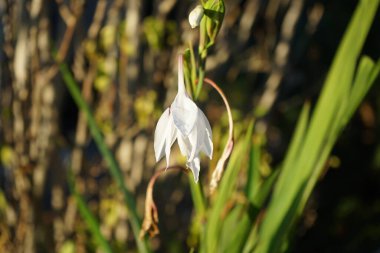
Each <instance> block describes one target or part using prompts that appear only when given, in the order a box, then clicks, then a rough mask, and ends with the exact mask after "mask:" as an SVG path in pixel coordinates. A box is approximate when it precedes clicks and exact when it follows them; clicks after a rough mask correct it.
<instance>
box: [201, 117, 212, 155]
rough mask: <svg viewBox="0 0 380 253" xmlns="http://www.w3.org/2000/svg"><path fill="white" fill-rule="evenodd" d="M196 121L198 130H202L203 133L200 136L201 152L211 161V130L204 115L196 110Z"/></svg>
mask: <svg viewBox="0 0 380 253" xmlns="http://www.w3.org/2000/svg"><path fill="white" fill-rule="evenodd" d="M198 115H199V116H198V121H199V128H200V129H204V130H205V132H204V134H203V135H202V139H201V142H202V147H201V150H202V151H203V152H205V154H206V155H207V156H208V157H209V158H210V159H212V152H213V144H212V130H211V126H210V123H209V122H208V119H207V118H206V115H205V114H204V113H203V112H202V111H201V110H198Z"/></svg>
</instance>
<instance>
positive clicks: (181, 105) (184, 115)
mask: <svg viewBox="0 0 380 253" xmlns="http://www.w3.org/2000/svg"><path fill="white" fill-rule="evenodd" d="M171 111H172V116H173V121H174V125H175V126H176V127H177V129H178V130H179V131H180V132H181V134H182V135H183V136H188V135H189V133H190V132H191V130H192V129H193V127H194V125H195V122H196V120H197V116H198V107H197V105H196V104H195V103H194V102H193V101H192V100H191V99H190V98H189V97H187V95H186V94H185V93H183V94H181V93H178V94H177V96H176V98H175V99H174V101H173V104H172V105H171Z"/></svg>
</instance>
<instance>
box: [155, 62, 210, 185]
mask: <svg viewBox="0 0 380 253" xmlns="http://www.w3.org/2000/svg"><path fill="white" fill-rule="evenodd" d="M175 140H177V141H178V145H179V148H180V150H181V153H182V155H184V156H186V158H187V163H186V166H187V167H189V168H190V169H191V171H192V172H193V175H194V180H195V182H198V177H199V170H200V160H199V152H200V151H202V152H204V153H205V154H206V155H207V156H208V157H209V158H210V159H212V151H213V144H212V132H211V127H210V123H209V122H208V120H207V118H206V116H205V115H204V113H203V112H202V111H201V110H200V109H199V108H198V107H197V105H196V104H195V103H194V102H193V100H191V98H190V97H189V95H188V94H187V92H186V89H185V83H184V77H183V60H182V55H180V56H179V57H178V93H177V96H176V97H175V99H174V101H173V103H172V104H171V105H170V106H169V108H167V109H166V110H165V111H164V113H163V114H162V115H161V117H160V119H159V120H158V122H157V126H156V131H155V133H154V151H155V156H156V161H159V160H160V159H161V158H162V157H163V156H164V155H165V156H166V167H168V166H169V158H170V149H171V146H172V145H173V143H174V142H175Z"/></svg>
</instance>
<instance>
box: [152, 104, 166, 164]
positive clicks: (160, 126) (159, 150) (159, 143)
mask: <svg viewBox="0 0 380 253" xmlns="http://www.w3.org/2000/svg"><path fill="white" fill-rule="evenodd" d="M168 122H169V108H168V109H166V110H165V111H164V113H163V114H162V115H161V117H160V119H159V120H158V122H157V125H156V130H155V132H154V154H155V156H156V162H158V161H159V160H160V159H161V158H162V157H163V156H164V154H165V143H166V135H167V130H168V129H167V124H168Z"/></svg>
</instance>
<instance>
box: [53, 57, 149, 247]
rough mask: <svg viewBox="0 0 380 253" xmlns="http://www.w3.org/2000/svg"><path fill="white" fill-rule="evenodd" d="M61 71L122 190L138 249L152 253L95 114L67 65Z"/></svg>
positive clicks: (130, 196) (61, 66) (130, 195)
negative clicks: (141, 233)
mask: <svg viewBox="0 0 380 253" xmlns="http://www.w3.org/2000/svg"><path fill="white" fill-rule="evenodd" d="M59 70H60V72H61V74H62V77H63V80H64V82H65V84H66V87H67V89H68V90H69V92H70V94H71V96H72V97H73V99H74V101H75V103H76V104H77V106H78V108H79V109H80V110H81V111H82V112H83V113H84V114H85V116H86V120H87V124H88V127H89V129H90V133H91V136H92V137H93V138H94V141H95V143H96V145H97V147H98V149H99V151H100V153H101V155H102V157H103V158H104V160H105V161H106V163H107V165H108V167H109V169H110V172H111V175H112V177H113V180H115V182H116V184H117V186H118V187H119V188H120V190H121V191H122V193H123V195H124V200H125V203H126V205H127V209H128V215H129V219H130V222H131V226H132V231H133V234H134V236H135V240H136V243H137V247H138V249H139V251H140V252H150V250H149V248H148V245H147V243H146V241H145V239H140V238H139V232H140V229H141V222H140V219H139V217H138V214H137V210H136V205H135V201H134V198H133V196H132V194H131V193H130V192H129V191H128V189H127V187H126V186H125V183H124V179H123V174H122V173H121V170H120V168H119V166H118V164H117V162H116V160H115V158H114V156H113V154H112V153H111V151H110V150H109V149H108V147H107V145H106V143H105V142H104V139H103V136H102V134H101V131H100V129H99V127H98V126H97V124H96V121H95V118H94V115H93V113H92V112H91V109H90V107H89V106H88V104H87V103H86V101H85V100H84V99H83V97H82V94H81V92H80V90H79V87H78V85H77V83H76V82H75V80H74V77H73V76H72V74H71V72H70V70H69V68H68V67H67V65H66V64H63V63H61V64H59Z"/></svg>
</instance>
